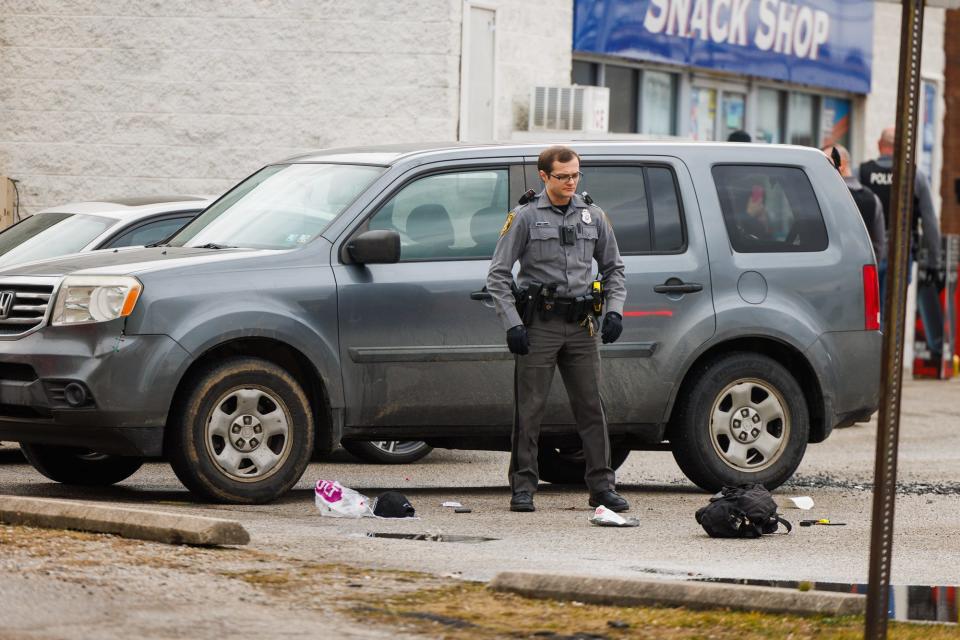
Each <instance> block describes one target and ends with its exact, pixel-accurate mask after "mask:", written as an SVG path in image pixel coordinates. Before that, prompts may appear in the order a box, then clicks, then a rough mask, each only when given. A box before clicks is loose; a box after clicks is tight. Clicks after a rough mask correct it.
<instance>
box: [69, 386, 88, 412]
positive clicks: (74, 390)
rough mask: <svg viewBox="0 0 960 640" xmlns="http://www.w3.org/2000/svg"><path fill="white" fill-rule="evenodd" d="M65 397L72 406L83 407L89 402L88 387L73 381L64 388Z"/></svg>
mask: <svg viewBox="0 0 960 640" xmlns="http://www.w3.org/2000/svg"><path fill="white" fill-rule="evenodd" d="M63 399H64V400H66V401H67V404H68V405H70V406H71V407H82V406H83V405H85V404H87V400H88V399H89V396H88V395H87V390H86V388H85V387H84V386H83V385H82V384H80V383H77V382H71V383H70V384H68V385H67V386H65V387H64V388H63Z"/></svg>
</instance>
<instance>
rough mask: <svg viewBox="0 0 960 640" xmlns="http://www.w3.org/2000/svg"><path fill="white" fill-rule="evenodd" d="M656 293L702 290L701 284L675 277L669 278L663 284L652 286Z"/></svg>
mask: <svg viewBox="0 0 960 640" xmlns="http://www.w3.org/2000/svg"><path fill="white" fill-rule="evenodd" d="M653 290H654V291H656V292H657V293H696V292H697V291H703V285H702V284H699V283H696V282H682V281H680V280H678V279H677V278H670V279H669V280H667V281H666V282H665V283H664V284H658V285H656V286H655V287H654V288H653Z"/></svg>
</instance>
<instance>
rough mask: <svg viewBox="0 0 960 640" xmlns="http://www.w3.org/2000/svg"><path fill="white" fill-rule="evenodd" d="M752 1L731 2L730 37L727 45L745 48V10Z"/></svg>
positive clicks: (736, 0) (738, 0)
mask: <svg viewBox="0 0 960 640" xmlns="http://www.w3.org/2000/svg"><path fill="white" fill-rule="evenodd" d="M752 1H753V0H733V9H732V10H731V12H730V37H729V38H727V44H737V45H740V46H741V47H745V46H747V10H748V9H749V8H750V3H751V2H752Z"/></svg>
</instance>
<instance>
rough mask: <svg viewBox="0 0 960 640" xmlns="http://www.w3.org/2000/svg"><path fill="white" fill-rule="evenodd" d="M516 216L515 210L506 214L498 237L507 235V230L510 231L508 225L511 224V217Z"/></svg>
mask: <svg viewBox="0 0 960 640" xmlns="http://www.w3.org/2000/svg"><path fill="white" fill-rule="evenodd" d="M516 217H517V214H516V212H514V211H511V212H510V213H508V214H507V221H506V222H504V223H503V228H502V229H500V237H501V238H502V237H503V236H505V235H507V231H510V226H511V225H512V224H513V219H514V218H516Z"/></svg>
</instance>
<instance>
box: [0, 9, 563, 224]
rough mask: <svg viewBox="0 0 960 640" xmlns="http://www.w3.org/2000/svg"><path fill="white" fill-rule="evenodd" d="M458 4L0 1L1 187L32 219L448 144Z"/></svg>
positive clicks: (455, 102)
mask: <svg viewBox="0 0 960 640" xmlns="http://www.w3.org/2000/svg"><path fill="white" fill-rule="evenodd" d="M515 3H516V4H517V5H520V4H523V1H522V0H515ZM461 4H462V0H404V2H399V3H398V2H386V1H383V0H217V1H216V2H213V1H191V0H163V1H161V0H143V1H139V2H126V1H124V0H0V79H2V82H3V87H2V90H0V175H9V176H11V177H13V178H15V179H17V180H19V181H20V183H19V186H20V193H21V197H22V208H23V213H25V214H29V213H32V212H35V211H37V210H38V209H41V208H44V207H48V206H52V205H55V204H61V203H63V202H67V201H70V200H87V199H95V198H102V197H108V196H131V195H149V194H159V193H219V192H221V191H223V190H224V189H226V188H228V187H230V186H231V185H233V184H234V183H236V182H237V181H238V180H239V179H241V178H243V177H244V176H246V175H248V174H249V173H251V172H252V171H254V170H256V169H257V168H259V167H260V166H262V165H263V164H265V163H267V162H269V161H273V160H278V159H282V158H284V157H286V156H290V155H293V154H296V153H301V152H304V151H309V150H312V149H317V148H322V147H329V146H342V145H353V144H378V143H391V142H399V141H411V140H412V141H418V140H453V139H455V138H456V136H457V124H458V123H457V118H458V111H459V95H460V90H459V81H460V78H459V73H460V71H459V66H460V42H461V40H460V20H461V15H462V7H461ZM540 4H541V5H543V6H546V5H547V4H549V2H547V1H546V0H544V1H543V2H540ZM567 11H569V9H568V10H567ZM566 39H568V36H567V35H566V34H565V35H564V36H562V37H560V38H558V45H559V44H560V43H561V42H562V41H564V40H566ZM567 57H568V59H569V51H568V52H567ZM568 67H569V63H568ZM568 73H569V71H568Z"/></svg>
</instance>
